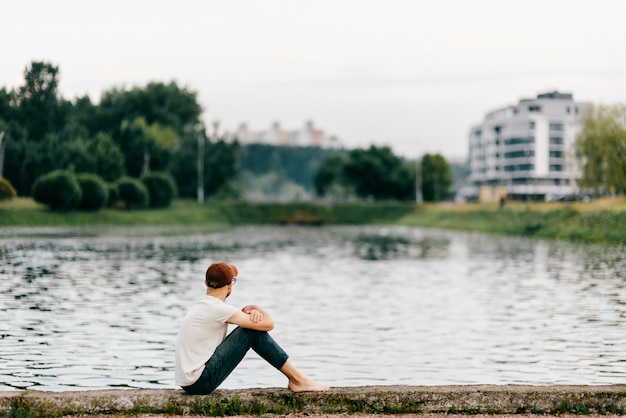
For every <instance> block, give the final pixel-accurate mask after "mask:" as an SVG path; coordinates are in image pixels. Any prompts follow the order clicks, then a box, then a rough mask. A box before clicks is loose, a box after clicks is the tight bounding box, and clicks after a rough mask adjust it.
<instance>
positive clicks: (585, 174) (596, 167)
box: [575, 104, 626, 193]
mask: <svg viewBox="0 0 626 418" xmlns="http://www.w3.org/2000/svg"><path fill="white" fill-rule="evenodd" d="M575 150H576V156H577V158H578V160H579V162H580V167H581V170H582V177H581V179H580V181H579V184H580V185H581V186H582V187H589V188H593V189H595V190H596V191H599V190H607V191H610V192H612V193H615V192H624V191H626V105H622V104H620V105H613V106H596V107H594V108H593V109H592V110H591V111H590V112H589V113H588V114H587V115H585V117H584V118H583V119H582V127H581V130H580V132H579V134H578V136H577V138H576V142H575Z"/></svg>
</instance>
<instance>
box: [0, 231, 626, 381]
mask: <svg viewBox="0 0 626 418" xmlns="http://www.w3.org/2000/svg"><path fill="white" fill-rule="evenodd" d="M0 234H1V235H0V347H1V349H0V390H12V389H22V388H31V389H41V390H68V389H97V388H112V387H113V388H115V387H140V388H168V387H174V386H173V367H174V366H173V346H174V340H175V338H176V333H177V330H178V324H179V320H180V318H181V317H182V315H183V314H184V312H185V311H186V309H187V307H188V306H189V304H190V302H191V301H193V300H194V299H195V298H197V297H198V296H200V295H201V294H202V293H203V290H204V289H203V285H202V277H203V273H204V270H205V268H206V266H207V265H208V264H209V263H211V262H212V261H215V260H226V261H230V262H233V263H236V264H237V266H238V268H239V271H240V276H239V277H240V280H239V281H238V282H237V286H236V289H235V292H234V293H233V295H232V296H231V299H230V301H231V302H232V303H233V304H235V305H242V306H243V305H245V304H247V303H258V304H260V305H261V306H264V307H265V308H266V309H268V310H269V311H270V312H271V313H272V316H273V317H274V320H275V322H276V324H277V326H276V329H275V330H274V331H272V334H273V335H274V337H275V338H276V339H277V340H278V341H279V342H280V343H281V344H282V345H283V346H284V348H285V349H286V350H287V351H288V352H289V353H290V354H291V356H292V359H293V360H294V362H295V363H296V364H297V365H299V366H300V367H301V368H302V369H303V370H304V371H305V372H306V373H307V374H309V375H311V376H312V377H313V378H315V379H317V380H320V381H322V382H325V383H328V384H330V385H331V386H354V385H369V384H409V385H437V384H469V383H494V384H508V383H527V384H559V383H562V384H605V383H626V372H625V371H624V368H623V366H624V362H625V360H626V359H625V355H624V353H626V340H625V339H624V331H623V328H624V325H626V288H625V286H624V280H626V276H625V275H626V256H625V255H624V248H623V247H619V246H604V245H583V244H571V243H565V242H556V241H542V240H534V239H524V238H506V237H495V236H488V235H483V234H468V233H460V232H450V231H437V230H424V229H419V228H407V227H324V228H315V229H308V228H297V227H242V228H233V229H226V230H224V229H223V230H206V231H194V230H175V229H163V230H161V229H147V228H141V229H129V230H112V231H111V230H109V231H107V230H97V229H94V230H87V231H85V230H66V229H54V228H48V229H38V230H29V229H7V228H5V229H2V230H0ZM284 385H285V381H284V378H282V377H281V375H280V374H279V373H277V372H276V371H274V370H272V369H271V368H270V367H268V366H266V365H265V364H264V363H263V361H262V360H260V359H259V358H258V357H256V355H254V354H249V355H248V357H247V358H246V359H245V360H244V362H243V363H242V365H241V366H240V368H238V369H237V370H236V371H235V372H234V373H233V374H232V375H231V376H230V377H229V378H228V380H227V381H226V382H225V384H224V386H223V387H226V388H238V387H255V386H284Z"/></svg>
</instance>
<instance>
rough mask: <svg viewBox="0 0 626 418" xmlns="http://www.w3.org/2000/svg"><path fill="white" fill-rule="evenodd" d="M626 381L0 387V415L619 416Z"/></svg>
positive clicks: (624, 407) (625, 397) (625, 403)
mask: <svg viewBox="0 0 626 418" xmlns="http://www.w3.org/2000/svg"><path fill="white" fill-rule="evenodd" d="M625 410H626V385H603V386H587V385H558V386H527V385H453V386H358V387H333V388H331V390H330V391H329V392H325V393H299V394H298V393H292V392H290V391H289V390H287V389H283V388H252V389H236V390H226V389H224V390H216V391H215V392H213V393H212V394H210V395H187V394H186V393H184V391H182V390H179V389H111V390H92V391H69V392H43V391H41V392H40V391H33V390H29V391H15V392H13V391H9V392H0V416H2V417H14V416H19V417H51V416H64V417H72V416H84V415H91V416H93V415H97V414H101V415H106V416H116V415H117V416H157V417H158V416H170V417H171V416H193V415H209V416H224V415H236V416H269V415H274V416H278V415H280V416H285V415H307V416H333V415H345V414H356V415H418V416H419V415H424V414H454V415H474V416H476V415H478V414H488V415H491V416H493V415H499V416H503V415H509V414H516V415H519V414H527V415H531V414H532V415H537V414H541V415H546V414H547V415H563V414H582V415H592V414H601V415H623V414H624V413H625V412H626V411H625Z"/></svg>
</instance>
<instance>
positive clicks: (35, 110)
mask: <svg viewBox="0 0 626 418" xmlns="http://www.w3.org/2000/svg"><path fill="white" fill-rule="evenodd" d="M58 77H59V67H57V66H54V65H52V64H51V63H48V62H43V61H35V62H33V63H32V64H31V65H30V67H27V68H26V69H25V70H24V81H25V84H24V85H23V86H21V87H19V88H18V90H17V92H16V93H15V96H14V97H15V107H16V115H17V117H18V120H19V121H20V123H21V125H22V126H23V127H24V128H25V129H26V131H27V133H28V139H29V140H31V141H42V140H43V139H44V137H45V136H46V135H47V134H49V133H53V132H58V131H60V130H61V129H62V128H63V127H64V126H65V122H66V117H67V112H68V104H67V103H66V102H64V101H63V100H62V99H61V98H60V96H59V93H58V87H59V79H58Z"/></svg>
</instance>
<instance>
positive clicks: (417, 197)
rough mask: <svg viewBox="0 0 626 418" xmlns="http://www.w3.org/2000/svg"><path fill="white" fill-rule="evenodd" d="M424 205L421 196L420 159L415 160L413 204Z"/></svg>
mask: <svg viewBox="0 0 626 418" xmlns="http://www.w3.org/2000/svg"><path fill="white" fill-rule="evenodd" d="M422 203H424V196H423V195H422V165H421V164H420V159H419V158H415V204H417V205H421V204H422Z"/></svg>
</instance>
